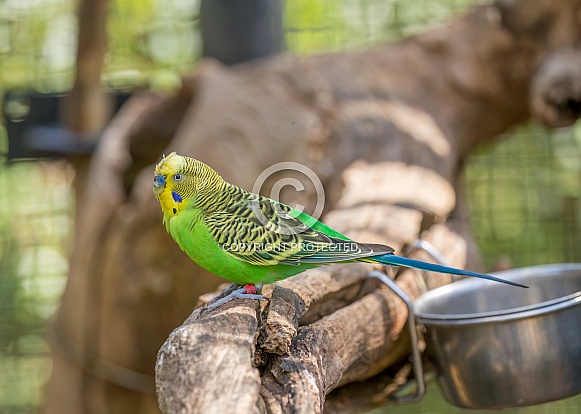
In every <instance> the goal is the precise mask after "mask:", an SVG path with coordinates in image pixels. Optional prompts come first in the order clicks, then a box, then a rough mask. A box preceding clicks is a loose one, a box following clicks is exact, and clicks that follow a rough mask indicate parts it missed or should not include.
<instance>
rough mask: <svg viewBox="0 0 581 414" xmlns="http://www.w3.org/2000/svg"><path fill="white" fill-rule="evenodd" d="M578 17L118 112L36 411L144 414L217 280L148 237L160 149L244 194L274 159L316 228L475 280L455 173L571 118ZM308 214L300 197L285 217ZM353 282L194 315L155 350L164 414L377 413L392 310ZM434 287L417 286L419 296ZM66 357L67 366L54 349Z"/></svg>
mask: <svg viewBox="0 0 581 414" xmlns="http://www.w3.org/2000/svg"><path fill="white" fill-rule="evenodd" d="M580 7H581V5H580V2H579V1H574V0H559V1H545V0H534V1H532V0H526V1H525V0H515V1H499V3H498V5H496V6H484V7H481V8H479V9H477V10H476V11H475V12H473V13H471V14H469V15H468V16H465V17H462V18H459V19H457V20H455V21H453V22H452V23H451V24H449V25H448V26H446V27H444V28H442V29H438V30H435V31H431V32H429V33H426V34H423V35H420V36H417V37H414V38H412V39H408V40H406V41H404V42H402V43H400V44H397V45H393V46H389V47H380V48H377V49H374V50H370V51H366V52H362V53H358V54H331V55H324V56H314V57H308V58H300V57H293V56H280V57H276V58H272V59H267V60H265V61H262V62H256V63H252V64H245V65H240V66H236V67H233V68H231V69H226V68H224V67H222V66H220V65H218V64H217V63H214V62H211V61H205V62H203V63H201V64H200V66H199V67H198V70H197V72H196V74H195V75H194V76H192V77H190V78H188V79H185V80H184V87H183V89H182V90H181V91H178V92H176V94H174V95H173V96H170V97H167V98H155V97H148V96H140V97H136V98H135V99H133V100H132V101H131V102H130V103H129V105H128V106H127V107H126V108H125V110H124V111H123V112H122V113H121V114H120V115H119V116H118V117H117V119H116V120H115V121H114V122H113V123H112V124H111V125H110V127H109V128H108V130H107V132H106V134H105V136H104V138H103V142H102V146H101V148H100V149H99V151H98V153H97V154H96V155H95V159H94V162H93V164H92V167H91V170H90V172H89V177H88V181H87V182H88V184H87V186H86V192H85V194H84V196H83V198H82V199H81V200H79V203H80V206H81V208H80V211H81V213H80V215H79V217H78V221H77V227H76V233H75V237H76V243H75V248H74V251H73V253H72V257H71V271H70V278H69V281H68V285H67V289H66V292H65V295H64V298H63V303H62V306H61V308H60V311H59V313H58V316H57V320H56V326H57V328H55V329H54V332H55V334H54V338H55V339H54V340H53V349H54V366H53V367H54V368H53V373H52V376H51V379H50V381H49V384H48V388H47V390H48V395H50V396H51V398H50V399H49V400H47V401H48V403H47V405H46V407H45V411H46V412H49V413H57V412H58V413H61V412H67V413H77V412H79V413H80V412H83V413H97V412H99V413H105V412H106V413H127V412H131V413H150V412H156V411H157V402H156V399H155V396H154V389H153V381H152V376H153V373H154V372H153V371H154V367H155V366H156V365H155V356H156V353H157V351H158V350H159V348H160V346H161V345H162V344H163V342H164V340H165V339H166V338H167V337H168V335H169V334H170V332H171V330H172V329H173V328H174V327H176V326H179V325H180V324H181V323H182V321H183V320H184V319H185V318H186V317H187V315H188V314H190V313H191V310H192V307H193V305H194V304H195V303H196V298H197V297H198V296H199V295H200V294H202V293H205V292H208V291H213V290H214V289H215V287H216V286H217V285H218V283H219V279H218V278H215V277H213V276H211V275H209V274H208V273H206V272H204V271H202V270H200V269H199V268H197V267H196V266H195V265H194V264H193V263H192V262H191V261H190V260H189V259H188V258H187V257H186V256H185V255H184V254H183V253H182V252H181V251H180V250H179V248H178V247H177V246H176V245H175V243H174V242H173V241H171V239H170V238H169V236H168V235H167V234H165V230H164V229H163V226H162V225H161V213H160V211H159V206H157V205H156V203H155V200H154V199H153V197H152V196H151V171H152V167H151V165H152V164H153V163H154V162H155V161H156V160H157V159H158V158H159V157H160V155H161V154H160V152H161V151H166V152H167V151H172V150H176V151H178V152H180V153H184V154H187V155H191V156H194V157H196V158H199V159H201V160H203V161H205V162H207V163H209V164H210V165H212V166H213V167H214V168H215V169H216V170H218V171H219V172H220V173H222V175H223V176H224V178H225V179H226V180H228V181H231V182H233V183H235V184H237V185H240V186H242V187H244V188H247V189H251V188H252V185H253V183H254V180H255V179H256V177H257V176H258V175H259V174H260V173H261V172H262V171H263V170H264V169H265V168H266V167H269V166H270V165H272V164H274V163H276V162H280V161H289V160H292V161H296V162H300V163H303V164H305V165H307V166H309V167H310V168H312V169H313V170H314V171H315V172H316V173H317V174H318V176H319V177H320V178H321V180H322V182H323V184H324V186H325V190H326V195H327V197H326V205H325V212H326V214H325V216H324V220H325V222H327V223H328V224H330V225H332V226H334V227H336V228H337V229H338V230H340V231H343V232H345V233H346V234H347V235H349V236H351V237H353V238H356V239H360V240H362V241H367V242H381V243H387V244H390V245H392V246H393V247H394V248H396V250H397V251H400V250H401V249H402V248H403V247H405V245H406V244H408V243H410V242H412V241H413V240H415V239H416V238H417V237H418V236H419V235H421V234H423V235H424V237H430V238H431V239H432V241H433V243H434V245H435V246H436V247H437V248H439V249H440V250H442V252H443V253H444V254H445V256H446V257H447V258H448V260H450V261H451V262H452V263H453V264H455V265H458V266H464V264H466V265H467V267H469V268H474V267H475V266H476V260H475V259H474V257H473V255H471V253H473V252H474V249H473V247H472V246H471V244H470V243H469V241H466V240H469V239H468V238H467V234H468V231H467V225H466V220H465V208H464V207H465V206H464V205H463V203H462V200H461V199H460V198H458V185H457V183H458V176H459V171H460V168H461V166H462V164H463V162H464V159H465V157H466V156H467V154H468V153H469V152H470V150H472V149H473V148H474V147H475V146H476V145H478V144H479V143H482V142H485V141H490V140H492V139H493V138H494V137H495V136H497V135H498V134H499V133H502V132H503V131H505V130H506V129H507V128H509V127H511V126H513V125H515V124H517V123H518V122H521V121H524V120H526V119H529V118H530V117H531V116H532V117H536V118H537V119H540V120H542V121H543V122H545V123H546V124H547V125H548V126H555V127H556V126H561V125H563V124H565V123H570V122H571V121H572V119H574V118H576V117H578V115H579V110H578V108H579V106H578V103H579V102H581V90H580V89H579V88H578V85H579V84H581V67H580V66H579V65H574V64H572V63H571V62H573V61H576V60H577V59H579V56H580V55H581V51H580V50H579V47H578V44H579V43H578V39H579V38H581V28H580V27H579V26H580V25H579V21H578V20H576V19H577V16H578V11H579V8H580ZM563 85H565V86H563ZM315 200H316V197H315V194H314V192H313V191H305V192H304V197H303V199H302V200H300V203H301V204H303V205H313V204H314V201H315ZM287 201H288V200H287ZM365 275H366V268H365V267H363V266H362V265H345V266H334V267H328V268H322V269H318V270H313V271H309V272H306V273H304V274H303V275H299V276H297V277H295V278H293V279H290V280H287V281H284V282H280V283H278V284H276V285H275V286H274V287H273V291H272V300H271V302H270V305H269V307H268V308H266V309H262V308H261V309H260V313H259V312H258V307H257V306H258V304H257V303H255V302H250V303H248V302H243V303H241V302H233V303H232V304H229V305H228V306H226V307H224V308H220V309H217V310H216V311H214V312H212V313H204V312H202V311H196V312H194V314H193V315H192V317H191V318H190V319H188V321H187V322H186V323H185V324H184V325H183V326H182V327H180V328H178V330H177V331H175V332H174V333H173V334H172V335H171V336H170V338H169V339H168V342H167V343H166V345H165V346H164V348H163V349H162V351H161V353H160V356H163V361H161V360H160V363H159V364H158V365H157V371H158V391H159V397H160V402H161V406H162V408H163V409H164V410H165V412H166V413H170V412H172V413H173V412H180V411H184V410H186V408H187V409H188V410H190V412H197V411H199V412H204V411H205V410H204V409H205V408H207V407H210V406H211V407H218V405H219V406H220V407H222V409H224V410H226V411H227V409H226V408H227V407H230V405H227V404H231V401H236V402H240V404H241V405H240V406H237V410H236V412H254V411H257V410H258V411H262V412H264V411H266V412H283V411H284V412H288V411H293V410H295V411H297V412H300V411H301V410H302V411H303V412H317V411H322V410H324V409H326V410H327V411H329V412H353V411H357V410H363V409H368V408H371V407H372V406H377V405H379V404H382V403H385V401H387V399H388V397H389V395H390V394H391V393H392V392H393V390H394V389H395V386H394V384H397V383H399V382H401V381H402V380H403V378H404V377H405V372H406V358H407V353H408V351H407V345H406V341H405V335H402V328H403V325H404V321H405V308H403V307H402V306H401V304H400V303H399V301H398V300H397V299H394V298H393V295H392V294H391V293H390V292H389V291H386V290H385V289H374V288H375V286H374V285H373V284H372V283H371V284H369V283H370V282H368V281H367V279H366V278H365ZM397 280H398V283H399V284H400V286H402V288H404V290H406V291H407V292H408V293H410V294H411V295H412V296H413V297H415V296H416V295H417V294H418V293H419V292H420V291H421V289H423V288H424V286H423V283H422V282H421V280H422V279H418V278H417V277H416V274H415V273H414V272H406V273H402V274H401V275H400V276H399V277H398V279H397ZM418 281H419V283H418ZM447 282H449V279H447V278H446V277H445V276H442V277H435V276H433V275H430V277H429V278H428V279H426V281H425V285H426V286H425V288H428V289H430V288H432V287H434V286H436V285H439V284H442V283H447ZM204 333H207V335H205V334H204ZM202 334H204V335H202ZM67 341H68V342H69V343H72V344H75V345H76V346H77V348H76V349H77V351H78V352H77V354H78V355H77V356H78V358H74V357H71V355H70V354H68V353H67V352H63V350H66V345H65V344H66V343H67ZM172 350H176V352H173V351H172ZM177 350H180V351H179V352H177ZM234 354H235V355H236V356H232V357H230V356H229V355H234ZM218 355H220V356H228V357H227V358H226V359H227V361H226V360H223V361H222V362H221V360H219V359H214V356H218ZM230 358H233V360H232V361H231V360H230ZM234 362H236V364H235V365H236V366H234V365H232V364H233V363H234ZM255 366H260V370H257V369H256V368H255ZM200 372H203V373H204V375H197V373H200ZM120 373H124V374H125V375H119V374H120ZM148 378H149V381H148V380H147V379H148ZM176 380H178V381H177V382H176ZM226 385H227V386H228V387H231V388H228V389H227V391H226V392H225V391H224V389H225V388H224V386H226ZM193 387H195V390H196V391H195V392H190V391H191V390H192V389H193ZM225 394H227V395H225ZM210 397H211V398H210ZM216 404H218V405H216ZM220 404H224V405H220ZM63 407H64V408H65V409H63ZM238 408H239V409H240V410H239V409H238Z"/></svg>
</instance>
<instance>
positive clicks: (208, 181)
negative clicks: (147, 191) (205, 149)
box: [153, 152, 224, 217]
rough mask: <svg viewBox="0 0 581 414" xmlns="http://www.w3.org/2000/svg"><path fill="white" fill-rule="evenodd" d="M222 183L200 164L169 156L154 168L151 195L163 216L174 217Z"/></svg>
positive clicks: (216, 174) (187, 158)
mask: <svg viewBox="0 0 581 414" xmlns="http://www.w3.org/2000/svg"><path fill="white" fill-rule="evenodd" d="M223 182H224V181H223V180H222V178H221V177H220V176H219V175H218V173H216V171H214V170H213V169H212V168H210V167H209V166H208V165H206V164H204V163H203V162H201V161H198V160H196V159H193V158H190V157H184V156H181V155H179V154H177V153H175V152H172V153H171V154H169V155H168V156H167V157H163V158H162V160H161V161H160V162H159V163H158V164H157V166H156V167H155V171H154V178H153V194H154V195H155V198H157V200H158V201H159V203H160V204H161V208H162V210H163V213H164V216H165V217H167V216H170V217H171V216H175V215H176V214H178V213H179V211H180V210H183V209H184V208H186V207H188V206H196V207H202V206H199V205H196V204H197V203H196V201H197V199H199V196H200V195H202V194H207V193H209V192H212V191H215V190H216V189H217V188H218V187H219V185H221V184H222V183H223Z"/></svg>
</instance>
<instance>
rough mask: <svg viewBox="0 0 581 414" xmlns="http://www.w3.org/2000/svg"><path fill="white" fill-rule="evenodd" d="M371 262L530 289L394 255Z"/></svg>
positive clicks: (517, 284) (485, 276)
mask: <svg viewBox="0 0 581 414" xmlns="http://www.w3.org/2000/svg"><path fill="white" fill-rule="evenodd" d="M369 259H370V260H373V261H376V262H378V263H381V264H384V265H388V266H403V267H410V268H412V269H420V270H426V271H429V272H438V273H449V274H452V275H458V276H472V277H478V278H480V279H486V280H493V281H495V282H500V283H506V284H508V285H512V286H518V287H522V288H528V286H525V285H521V284H520V283H516V282H511V281H509V280H505V279H501V278H499V277H495V276H490V275H485V274H482V273H476V272H471V271H469V270H462V269H455V268H453V267H447V266H442V265H437V264H433V263H426V262H422V261H420V260H414V259H408V258H407V257H401V256H396V255H393V254H385V255H383V256H374V257H370V258H369Z"/></svg>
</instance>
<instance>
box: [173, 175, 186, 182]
mask: <svg viewBox="0 0 581 414" xmlns="http://www.w3.org/2000/svg"><path fill="white" fill-rule="evenodd" d="M182 178H184V176H183V175H181V174H174V176H173V179H174V181H181V180H182Z"/></svg>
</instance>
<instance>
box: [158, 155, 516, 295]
mask: <svg viewBox="0 0 581 414" xmlns="http://www.w3.org/2000/svg"><path fill="white" fill-rule="evenodd" d="M153 192H154V195H155V197H156V198H157V200H158V201H159V203H160V205H161V209H162V211H163V223H164V224H165V227H166V229H167V231H168V232H169V233H170V234H171V236H172V237H173V239H174V240H175V241H176V242H177V243H178V245H179V246H180V248H181V249H182V250H183V251H184V252H185V253H186V254H187V255H188V256H189V257H190V258H191V259H192V260H193V261H195V262H196V263H198V264H199V265H200V266H202V267H203V268H204V269H206V270H208V271H210V272H212V273H214V274H216V275H218V276H220V277H223V278H224V279H227V280H229V281H231V282H234V283H236V284H238V285H246V286H247V288H246V289H244V290H243V289H239V290H237V292H239V293H240V294H244V293H249V294H250V295H249V296H251V297H257V296H252V294H253V293H255V292H253V291H252V290H253V289H252V287H253V286H255V285H261V284H263V283H273V282H276V281H277V280H281V279H285V278H288V277H290V276H293V275H296V274H298V273H301V272H303V271H305V270H307V269H311V268H314V267H318V266H321V265H325V264H330V263H344V262H354V261H362V262H371V263H381V264H382V265H388V266H405V267H410V268H416V269H421V270H427V271H432V272H440V273H450V274H453V275H460V276H474V277H478V278H482V279H488V280H493V281H497V282H502V283H507V284H510V285H514V286H520V287H526V286H524V285H520V284H518V283H514V282H511V281H508V280H504V279H501V278H498V277H494V276H490V275H485V274H480V273H475V272H470V271H467V270H460V269H455V268H451V267H445V266H440V265H436V264H432V263H426V262H422V261H419V260H413V259H408V258H405V257H400V256H396V255H394V254H393V253H394V250H393V249H392V248H391V247H389V246H384V245H378V244H366V243H359V242H355V241H353V240H351V239H349V238H348V237H346V236H344V235H343V234H341V233H339V232H338V231H336V230H333V229H332V228H330V227H329V226H327V225H325V224H323V223H322V222H320V221H318V220H316V219H315V218H313V217H311V216H309V215H308V214H306V213H303V212H300V211H298V210H296V209H293V208H291V207H289V206H288V205H286V204H283V203H280V202H278V201H276V200H272V199H269V198H266V197H262V196H260V195H258V194H253V193H251V192H248V191H245V190H243V189H242V188H239V187H237V186H235V185H233V184H230V183H227V182H226V181H224V180H223V179H222V177H220V175H219V174H218V173H217V172H216V171H214V170H213V169H212V168H210V167H209V166H208V165H206V164H204V163H202V162H201V161H198V160H196V159H193V158H189V157H184V156H181V155H178V154H176V153H175V152H173V153H171V154H169V155H168V156H167V157H164V158H163V159H162V160H161V161H160V162H159V164H158V165H157V166H156V168H155V176H154V185H153ZM258 297H259V296H258Z"/></svg>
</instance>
